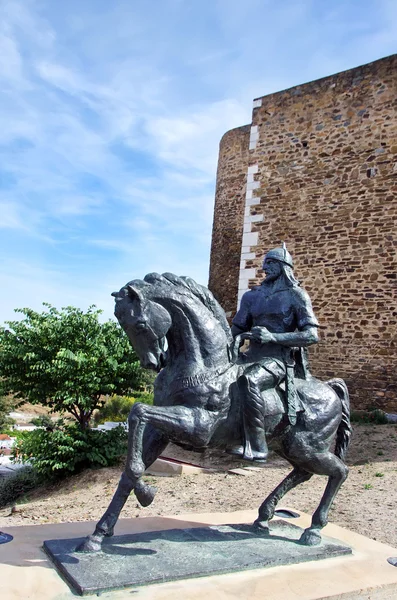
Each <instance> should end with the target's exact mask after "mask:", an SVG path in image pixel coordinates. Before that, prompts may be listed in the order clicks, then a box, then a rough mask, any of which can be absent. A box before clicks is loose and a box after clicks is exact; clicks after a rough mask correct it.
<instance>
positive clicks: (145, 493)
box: [134, 483, 157, 506]
mask: <svg viewBox="0 0 397 600" xmlns="http://www.w3.org/2000/svg"><path fill="white" fill-rule="evenodd" d="M134 492H135V496H136V499H137V500H138V502H139V504H140V505H141V506H149V504H151V503H152V502H153V500H154V497H155V495H156V492H157V488H156V487H154V486H153V485H147V484H145V483H143V484H141V485H139V486H137V487H136V488H135V489H134Z"/></svg>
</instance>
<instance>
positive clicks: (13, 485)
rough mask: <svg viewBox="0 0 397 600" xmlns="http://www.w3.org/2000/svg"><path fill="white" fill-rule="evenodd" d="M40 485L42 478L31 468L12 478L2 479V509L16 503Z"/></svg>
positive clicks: (0, 501) (0, 499)
mask: <svg viewBox="0 0 397 600" xmlns="http://www.w3.org/2000/svg"><path fill="white" fill-rule="evenodd" d="M38 485H40V477H39V475H38V473H37V472H36V471H35V470H34V469H32V468H31V467H26V468H24V469H20V470H19V471H16V472H15V474H14V475H11V476H10V477H5V478H4V479H0V508H1V507H2V506H6V505H7V504H11V503H13V502H15V500H17V499H18V498H19V497H20V496H23V495H24V494H27V492H30V491H31V490H33V489H34V488H36V487H37V486H38Z"/></svg>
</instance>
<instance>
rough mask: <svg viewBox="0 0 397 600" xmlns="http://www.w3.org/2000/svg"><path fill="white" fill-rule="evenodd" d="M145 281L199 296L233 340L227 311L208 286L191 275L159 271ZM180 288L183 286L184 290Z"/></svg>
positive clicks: (149, 275)
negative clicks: (201, 283) (160, 272)
mask: <svg viewBox="0 0 397 600" xmlns="http://www.w3.org/2000/svg"><path fill="white" fill-rule="evenodd" d="M144 281H145V282H146V283H149V284H150V283H151V284H156V283H159V284H160V285H161V284H163V285H166V286H168V287H169V286H174V287H175V288H176V289H178V288H179V290H178V291H179V292H180V291H183V292H188V293H189V294H190V295H193V296H195V297H196V298H198V299H199V300H200V301H201V302H202V304H204V306H205V307H206V308H207V309H208V310H209V311H210V313H211V314H212V315H213V316H214V318H215V319H216V320H217V321H218V322H219V324H220V325H221V327H222V329H223V330H224V331H225V333H226V336H227V338H228V339H229V340H230V341H231V339H232V335H231V330H230V326H229V323H228V322H227V319H226V315H225V312H224V310H223V309H222V307H221V306H220V304H219V302H217V300H216V299H215V298H214V296H213V294H212V292H210V290H209V289H208V288H206V287H205V286H203V285H200V284H199V283H197V282H196V281H194V279H192V278H191V277H187V276H179V275H174V273H163V274H162V275H160V274H159V273H149V274H148V275H146V276H145V277H144ZM180 288H182V290H181V289H180Z"/></svg>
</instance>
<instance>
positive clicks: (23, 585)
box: [0, 511, 397, 600]
mask: <svg viewBox="0 0 397 600" xmlns="http://www.w3.org/2000/svg"><path fill="white" fill-rule="evenodd" d="M255 517H256V511H239V512H236V513H228V514H227V513H226V514H225V513H223V514H222V513H215V514H196V515H193V514H192V515H182V516H178V517H168V518H166V517H158V518H149V517H148V518H138V519H121V520H120V522H119V524H118V526H117V529H116V536H115V537H114V538H113V541H112V542H111V543H112V544H113V548H114V552H113V555H112V556H111V555H110V554H108V557H109V556H110V557H111V559H112V560H115V561H120V563H121V562H123V561H127V562H126V566H127V567H128V566H129V567H130V566H131V565H130V562H128V561H130V560H131V558H133V559H134V556H135V561H136V563H138V561H140V564H141V565H145V564H147V565H149V564H150V559H153V558H154V559H155V562H154V563H152V564H155V565H156V566H158V565H159V562H158V561H157V562H156V558H155V557H158V555H159V551H158V549H159V546H157V554H154V553H153V552H152V551H153V550H154V551H155V552H156V548H155V546H154V545H152V544H155V543H156V542H155V540H156V539H157V540H158V539H159V536H158V534H154V532H157V531H162V533H161V535H160V539H161V540H162V542H161V544H163V546H164V544H165V545H166V544H168V545H169V547H171V546H174V550H173V552H174V557H170V558H169V566H168V571H173V573H171V575H170V578H172V577H173V575H174V574H176V573H177V571H178V570H179V574H178V576H182V577H186V576H187V577H192V575H191V573H186V571H185V572H184V573H181V570H183V565H184V564H185V565H186V564H187V554H188V553H189V552H190V553H191V552H192V550H194V548H193V546H194V544H200V543H203V544H204V548H205V547H207V550H205V552H204V554H205V553H206V552H207V551H208V552H213V548H209V547H210V546H211V547H212V546H214V547H217V548H218V550H216V554H217V555H218V558H219V557H220V561H221V563H222V564H221V565H220V570H221V571H228V570H229V568H228V567H227V566H225V565H227V564H230V560H231V559H232V558H233V556H232V551H231V550H227V545H228V544H230V543H231V542H232V539H231V538H232V537H233V536H240V538H239V540H240V541H239V542H238V543H239V544H248V545H247V546H245V547H244V548H245V549H244V551H243V552H241V551H240V552H237V554H238V559H239V560H240V561H242V563H243V567H242V568H243V569H248V570H243V571H240V572H237V571H234V569H233V568H232V571H233V572H229V573H226V574H216V575H211V576H208V571H205V570H201V577H200V578H198V579H197V578H196V579H194V578H189V579H178V580H176V581H170V582H166V583H152V584H150V585H145V586H142V585H141V586H139V587H128V588H125V589H124V590H117V591H112V592H104V593H103V594H102V598H104V599H105V598H108V599H109V600H121V599H125V600H126V599H128V598H131V597H132V596H131V594H133V595H134V597H136V598H137V599H139V600H171V599H172V600H174V599H175V598H183V600H202V599H203V598H205V600H259V599H260V600H263V598H266V600H315V599H317V600H319V599H325V598H332V599H334V600H342V599H343V600H359V599H363V598H365V599H366V600H367V599H368V598H369V599H370V600H392V599H393V600H395V598H397V568H396V567H394V566H392V565H391V564H390V563H388V562H387V559H388V558H390V557H391V556H397V549H394V548H391V547H390V546H387V545H384V544H380V543H379V542H375V541H373V540H370V539H368V538H365V537H363V536H361V535H358V534H355V533H352V532H350V531H347V530H346V529H342V528H340V527H337V526H335V525H328V526H327V528H326V529H325V531H324V533H325V536H326V537H328V538H333V539H332V540H330V542H329V543H330V546H329V548H330V549H331V552H332V554H331V556H330V557H327V558H319V559H318V560H315V561H311V562H301V563H299V564H296V561H295V559H294V560H293V561H292V562H294V563H295V564H285V565H280V563H279V562H278V561H279V551H278V550H277V549H276V547H275V546H274V547H273V550H272V552H271V553H270V556H268V558H264V557H263V556H262V547H263V544H264V543H265V542H266V544H267V543H268V541H269V540H266V539H264V538H260V539H259V540H258V539H257V544H255V549H254V551H252V548H251V547H250V543H251V541H252V534H251V533H250V530H249V527H248V525H249V524H250V523H252V522H253V520H254V519H255ZM309 522H310V519H309V517H308V516H307V515H301V516H300V517H299V518H298V519H294V520H293V526H291V521H290V520H286V519H280V520H278V521H277V522H276V521H273V522H272V523H273V532H274V533H273V537H274V539H273V540H272V541H271V543H272V544H274V543H275V544H276V545H277V544H279V543H281V542H282V539H283V538H285V537H287V535H288V536H289V535H290V534H291V532H292V534H293V535H295V536H297V533H298V532H297V530H296V531H295V533H294V530H295V527H294V526H297V527H301V528H305V527H307V526H308V525H309ZM241 523H244V524H246V525H243V526H241ZM224 524H228V526H226V527H219V525H224ZM236 524H240V525H238V526H237V527H236V526H235V525H236ZM212 525H215V526H217V527H215V528H212V529H211V530H210V531H212V534H211V535H212V538H213V539H212V540H211V541H210V540H209V539H208V538H207V540H206V541H203V535H204V530H207V531H208V526H212ZM230 525H233V526H232V527H229V526H230ZM93 527H94V523H64V524H59V525H40V526H27V527H11V528H10V527H8V528H7V533H9V534H11V535H12V536H13V537H14V539H13V541H12V542H10V543H9V544H4V545H0V597H1V598H4V599H7V600H17V599H18V600H20V599H24V600H25V599H26V598H29V599H30V600H35V599H37V600H39V599H40V600H72V599H73V598H74V597H76V596H75V595H74V594H73V592H72V591H71V590H70V588H69V586H68V585H67V583H66V582H65V580H64V579H62V578H61V577H60V576H59V575H58V573H57V571H56V570H55V568H54V567H53V565H52V563H51V562H50V561H49V559H48V558H47V556H46V554H45V553H44V551H43V550H42V545H43V542H44V541H45V540H57V542H54V544H55V543H57V544H59V540H66V539H69V540H70V539H73V538H75V539H76V538H82V537H84V536H86V535H87V534H89V533H91V532H92V531H93ZM196 528H197V529H196ZM195 529H196V533H195V532H194V530H195ZM175 530H184V531H180V532H176V531H175ZM186 531H187V533H186ZM137 534H144V535H143V537H141V542H139V544H140V546H138V545H137V542H136V539H137V538H136V537H135V538H133V539H134V540H135V541H134V542H133V544H131V542H127V544H125V541H126V540H127V539H129V540H131V539H132V538H131V536H136V535H137ZM210 537H211V536H210ZM109 541H110V540H109ZM69 543H70V544H72V542H69ZM73 543H74V542H73ZM327 543H328V542H327ZM161 544H160V546H161ZM225 544H226V545H225ZM233 544H234V542H233ZM178 545H180V546H182V547H184V548H185V552H184V553H183V554H181V553H180V551H179V550H178V549H177V546H178ZM222 545H223V546H222ZM288 546H289V548H290V549H291V548H293V547H295V546H297V544H296V543H295V542H293V541H292V542H289V543H288ZM164 547H165V546H164ZM241 547H243V546H241ZM346 547H351V549H352V552H351V554H343V555H339V556H335V553H333V550H332V548H334V549H335V548H342V552H348V550H346ZM54 548H55V547H54V546H53V551H54V552H55V553H56V549H54ZM117 548H118V549H117ZM128 548H129V549H130V551H129V553H128V552H126V550H127V549H128ZM186 548H191V550H189V552H187V551H186ZM250 548H251V549H250ZM131 549H132V553H131ZM306 550H308V551H309V552H312V551H313V552H317V551H318V549H317V550H315V549H306ZM306 550H304V552H305V551H306ZM148 551H149V552H148ZM118 552H119V554H117V553H118ZM175 552H176V554H175ZM134 553H135V554H134ZM293 554H294V553H293ZM167 555H168V551H167ZM193 555H194V552H193ZM69 556H70V559H71V560H70V562H69V566H74V565H76V564H77V563H75V562H74V558H75V555H74V554H73V553H71V554H70V555H69ZM255 556H256V558H255ZM104 557H105V560H106V552H104V553H103V556H102V559H101V560H103V558H104ZM317 558H318V557H317ZM146 559H148V560H147V562H146ZM185 559H186V560H185ZM77 560H81V563H82V564H83V563H84V564H85V563H86V562H87V564H86V567H87V568H89V565H88V562H92V571H93V572H94V571H96V572H97V579H98V578H100V577H101V574H100V572H98V571H97V570H96V569H97V568H98V567H97V568H96V567H95V561H97V557H95V556H91V557H90V556H88V557H87V558H84V559H83V558H82V559H80V558H77ZM250 560H251V564H249V561H250ZM272 560H273V561H276V562H275V563H274V562H273V565H274V564H276V565H277V566H270V563H271V561H272ZM303 560H305V561H307V558H304V559H303ZM135 561H134V560H133V561H132V562H133V563H134V562H135ZM222 561H223V562H222ZM252 561H253V562H252ZM260 561H263V563H264V564H266V563H267V567H265V568H264V566H263V565H260V564H257V563H258V562H260ZM196 562H197V563H200V566H202V565H203V564H205V561H203V560H202V559H201V558H200V559H197V561H196ZM287 562H290V563H291V560H287ZM120 563H117V564H118V567H117V568H121V565H120ZM147 568H148V567H146V570H147ZM217 569H218V572H219V564H218V567H217ZM142 570H143V569H142V568H141V571H142ZM158 573H159V571H157V574H156V572H155V569H154V568H152V574H154V577H153V578H152V582H154V581H159V576H158ZM167 578H168V577H167ZM140 583H142V582H140ZM119 584H120V581H119ZM102 589H103V587H102Z"/></svg>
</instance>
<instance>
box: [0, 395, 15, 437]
mask: <svg viewBox="0 0 397 600" xmlns="http://www.w3.org/2000/svg"><path fill="white" fill-rule="evenodd" d="M12 408H13V406H12V402H11V400H10V399H9V398H4V397H3V396H0V433H4V431H3V430H4V429H7V428H9V427H10V426H11V425H13V424H14V423H15V421H14V419H11V417H9V416H8V413H9V412H10V411H11V410H12Z"/></svg>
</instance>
